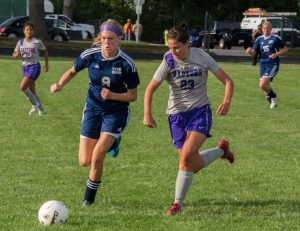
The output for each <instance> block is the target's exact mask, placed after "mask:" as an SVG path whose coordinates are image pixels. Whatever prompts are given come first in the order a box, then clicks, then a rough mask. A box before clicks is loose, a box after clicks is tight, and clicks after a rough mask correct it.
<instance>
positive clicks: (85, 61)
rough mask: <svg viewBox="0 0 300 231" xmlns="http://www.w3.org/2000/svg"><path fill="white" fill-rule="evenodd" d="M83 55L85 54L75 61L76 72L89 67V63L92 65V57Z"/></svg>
mask: <svg viewBox="0 0 300 231" xmlns="http://www.w3.org/2000/svg"><path fill="white" fill-rule="evenodd" d="M83 54H84V52H82V53H81V55H80V56H79V57H78V58H76V60H75V61H74V68H75V71H76V72H79V71H81V70H82V69H84V68H86V67H88V65H89V63H91V59H92V58H91V55H83Z"/></svg>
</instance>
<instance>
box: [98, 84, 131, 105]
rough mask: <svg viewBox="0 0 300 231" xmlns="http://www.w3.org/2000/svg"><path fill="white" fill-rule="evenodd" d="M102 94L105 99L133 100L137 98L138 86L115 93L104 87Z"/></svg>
mask: <svg viewBox="0 0 300 231" xmlns="http://www.w3.org/2000/svg"><path fill="white" fill-rule="evenodd" d="M100 94H101V97H102V98H103V99H110V100H115V101H121V102H133V101H136V100H137V88H133V89H128V91H127V92H126V93H115V92H111V91H110V90H109V89H108V88H105V87H104V88H102V90H101V92H100Z"/></svg>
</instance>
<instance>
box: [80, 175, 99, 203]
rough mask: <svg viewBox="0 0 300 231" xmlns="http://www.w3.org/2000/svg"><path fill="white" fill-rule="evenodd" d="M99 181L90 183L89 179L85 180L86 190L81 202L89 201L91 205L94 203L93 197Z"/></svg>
mask: <svg viewBox="0 0 300 231" xmlns="http://www.w3.org/2000/svg"><path fill="white" fill-rule="evenodd" d="M100 184H101V181H98V182H97V181H92V180H90V179H87V181H86V189H85V194H84V199H83V201H89V202H91V203H94V202H95V197H96V193H97V190H98V188H99V187H100Z"/></svg>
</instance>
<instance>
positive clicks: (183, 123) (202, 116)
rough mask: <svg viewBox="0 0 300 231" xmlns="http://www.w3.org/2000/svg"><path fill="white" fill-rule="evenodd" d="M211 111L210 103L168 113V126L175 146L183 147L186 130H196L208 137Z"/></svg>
mask: <svg viewBox="0 0 300 231" xmlns="http://www.w3.org/2000/svg"><path fill="white" fill-rule="evenodd" d="M211 126H212V113H211V109H210V105H209V104H207V105H205V106H203V107H200V108H195V109H193V110H190V111H187V112H180V113H178V114H175V115H169V127H170V131H171V137H172V140H173V145H174V146H175V148H177V149H179V148H182V147H183V144H184V142H185V139H186V135H187V132H190V131H196V132H199V133H202V134H204V135H205V136H207V137H210V136H211V135H210V129H211Z"/></svg>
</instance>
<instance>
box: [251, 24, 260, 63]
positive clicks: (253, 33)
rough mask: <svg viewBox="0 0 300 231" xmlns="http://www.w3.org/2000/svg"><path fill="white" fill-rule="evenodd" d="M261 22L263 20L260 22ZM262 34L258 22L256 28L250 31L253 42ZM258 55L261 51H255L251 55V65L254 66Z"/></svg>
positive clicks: (258, 57)
mask: <svg viewBox="0 0 300 231" xmlns="http://www.w3.org/2000/svg"><path fill="white" fill-rule="evenodd" d="M262 23H263V22H262ZM262 34H263V32H262V24H259V25H258V26H257V29H255V30H253V32H252V38H253V44H254V43H255V40H256V39H257V38H258V37H259V36H261V35H262ZM260 56H261V52H257V53H255V55H254V56H253V62H252V66H255V65H256V63H257V60H258V61H259V60H260Z"/></svg>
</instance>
